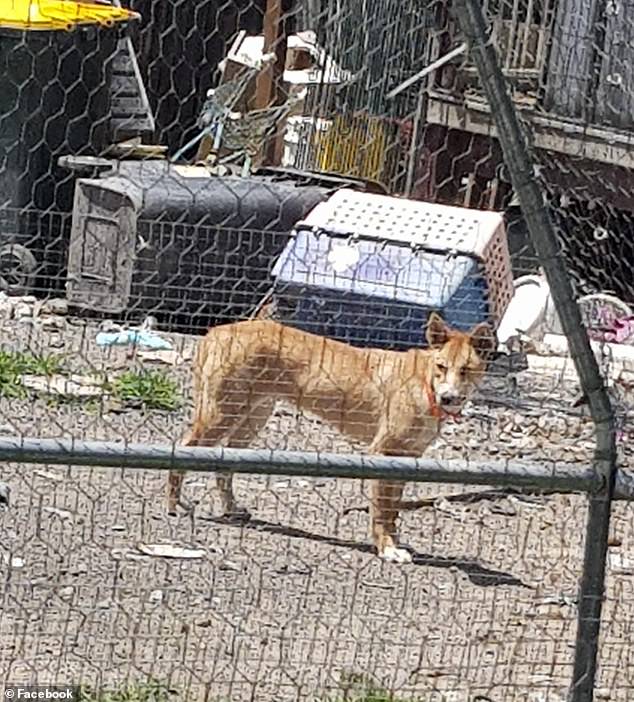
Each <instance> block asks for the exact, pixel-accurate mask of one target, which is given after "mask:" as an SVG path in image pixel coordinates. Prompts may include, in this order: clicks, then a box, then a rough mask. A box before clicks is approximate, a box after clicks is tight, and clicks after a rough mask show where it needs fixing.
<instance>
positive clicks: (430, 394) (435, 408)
mask: <svg viewBox="0 0 634 702" xmlns="http://www.w3.org/2000/svg"><path fill="white" fill-rule="evenodd" d="M425 392H426V393H427V402H428V403H429V414H430V416H431V417H434V418H435V419H438V420H442V419H447V418H451V419H453V420H454V421H457V420H458V417H459V416H460V412H448V411H447V410H446V409H443V408H442V407H440V405H439V404H438V403H437V402H436V394H435V393H434V391H433V390H432V387H431V383H425Z"/></svg>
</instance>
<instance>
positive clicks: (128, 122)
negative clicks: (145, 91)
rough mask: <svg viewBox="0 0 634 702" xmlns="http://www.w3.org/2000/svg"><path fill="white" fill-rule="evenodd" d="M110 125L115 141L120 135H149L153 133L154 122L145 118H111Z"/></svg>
mask: <svg viewBox="0 0 634 702" xmlns="http://www.w3.org/2000/svg"><path fill="white" fill-rule="evenodd" d="M110 125H111V127H112V131H113V132H114V134H115V135H116V137H117V139H119V138H121V136H122V135H125V136H134V135H137V134H151V133H152V132H153V131H154V122H153V121H152V120H150V119H148V118H147V117H113V118H112V119H111V120H110Z"/></svg>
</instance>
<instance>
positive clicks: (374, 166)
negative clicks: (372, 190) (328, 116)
mask: <svg viewBox="0 0 634 702" xmlns="http://www.w3.org/2000/svg"><path fill="white" fill-rule="evenodd" d="M314 138H315V153H316V161H317V163H318V167H319V168H320V170H323V171H326V172H331V173H339V174H341V175H348V176H355V177H357V178H368V179H370V180H375V181H381V176H382V174H383V170H384V167H385V161H386V149H387V144H388V138H387V129H386V126H385V124H384V122H383V120H382V118H380V117H372V116H369V115H339V116H337V117H335V118H334V119H333V121H332V124H331V125H330V128H329V129H328V130H327V131H326V132H324V133H319V132H317V133H316V134H315V137H314Z"/></svg>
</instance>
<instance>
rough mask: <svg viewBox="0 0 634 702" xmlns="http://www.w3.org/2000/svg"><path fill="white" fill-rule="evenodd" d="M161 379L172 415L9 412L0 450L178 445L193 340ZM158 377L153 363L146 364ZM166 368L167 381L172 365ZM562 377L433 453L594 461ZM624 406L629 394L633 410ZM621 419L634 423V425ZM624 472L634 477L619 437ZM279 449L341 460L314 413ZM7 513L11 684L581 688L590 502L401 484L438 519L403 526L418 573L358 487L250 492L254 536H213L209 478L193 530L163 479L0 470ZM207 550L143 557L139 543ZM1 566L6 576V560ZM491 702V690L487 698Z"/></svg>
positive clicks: (627, 595) (610, 609)
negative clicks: (376, 538)
mask: <svg viewBox="0 0 634 702" xmlns="http://www.w3.org/2000/svg"><path fill="white" fill-rule="evenodd" d="M19 325H20V326H19V333H18V334H16V322H10V323H9V322H5V323H4V327H3V330H2V342H3V346H4V347H5V348H8V347H14V348H23V349H25V348H28V349H30V350H32V351H35V352H39V351H45V352H53V353H58V354H61V355H63V357H64V359H65V364H66V367H68V368H70V369H72V370H73V371H74V372H77V373H83V374H85V373H89V372H94V371H104V372H107V373H108V374H113V373H117V372H120V371H121V370H122V369H125V368H128V367H130V365H131V364H134V363H137V364H138V363H146V362H141V361H138V360H137V361H132V360H130V359H128V358H126V353H125V352H124V351H121V350H116V351H108V352H103V351H101V350H100V349H98V348H97V346H96V345H95V343H94V337H95V334H96V331H97V329H96V327H95V325H94V324H92V323H87V322H82V321H81V320H74V319H71V318H65V317H52V318H48V319H46V318H45V317H44V318H40V319H39V320H37V321H32V320H30V319H29V318H25V319H24V320H21V321H20V322H19ZM174 339H175V341H176V344H177V346H178V349H179V351H180V352H181V353H182V355H183V357H184V359H185V360H184V362H183V363H181V364H180V365H177V366H175V367H172V368H169V372H170V374H171V375H172V376H173V377H174V378H175V379H176V380H177V382H178V383H179V385H180V387H181V389H182V394H183V397H184V398H187V402H186V403H185V405H184V406H183V408H182V409H181V410H179V411H176V412H160V411H149V412H146V411H143V410H142V409H140V408H133V407H126V406H121V405H119V404H118V403H115V402H113V401H111V400H105V401H103V402H100V403H92V404H90V405H86V404H82V403H78V402H65V403H60V402H52V401H50V400H49V401H47V400H46V398H43V397H41V396H39V397H30V398H28V399H23V400H7V399H2V400H0V413H1V415H0V423H1V424H2V432H3V433H4V434H15V433H19V434H23V435H30V436H43V437H44V436H48V437H60V436H64V437H70V436H73V437H78V438H90V439H109V440H115V441H122V440H124V439H125V440H128V441H143V442H154V443H165V442H166V441H177V440H178V438H179V437H180V436H181V434H182V432H183V431H184V428H185V427H186V425H187V420H188V413H189V404H188V398H189V395H190V387H189V363H188V360H187V359H188V358H189V357H190V355H191V350H192V347H193V340H192V339H190V338H186V337H174ZM152 365H156V364H152ZM163 367H164V368H166V366H163ZM575 392H576V388H575V387H574V386H573V385H572V384H571V383H569V382H566V383H564V382H563V381H562V380H561V379H560V378H557V377H555V376H554V375H550V376H544V375H535V374H531V373H529V372H528V371H523V372H520V373H519V374H518V375H517V387H516V388H515V389H513V390H511V389H510V385H509V382H508V379H507V378H503V377H499V378H498V377H491V378H489V379H488V381H487V383H486V384H485V386H483V388H482V391H481V392H480V393H479V394H478V396H477V397H476V398H475V400H474V403H473V406H472V407H471V409H470V411H469V412H468V413H466V415H465V417H464V418H462V419H461V420H460V421H459V422H457V423H452V424H447V425H446V426H445V428H444V430H443V433H442V436H441V437H440V439H439V440H438V441H437V442H436V444H435V445H434V446H433V447H432V448H431V449H430V452H429V453H430V455H436V456H439V457H465V458H471V459H483V460H486V459H489V458H496V459H503V458H506V457H510V458H518V457H522V458H523V459H528V460H535V461H544V460H550V461H552V460H556V461H568V462H571V461H572V462H577V463H579V464H583V463H584V462H585V463H586V464H587V462H588V461H589V459H590V456H591V451H592V446H593V434H592V425H591V423H590V422H589V420H588V418H587V417H586V416H585V415H584V413H583V412H582V411H575V412H576V413H575V414H573V411H572V410H571V408H570V405H571V400H572V398H573V397H574V394H575ZM626 399H627V398H626ZM626 409H627V408H626ZM624 429H625V434H624V437H623V443H622V448H621V453H622V456H621V457H622V463H623V464H624V465H625V466H627V465H628V464H631V463H632V455H633V449H632V448H630V443H631V442H629V439H630V438H631V437H630V436H629V435H628V432H627V430H628V429H631V427H628V426H627V425H625V426H624ZM259 443H260V445H262V446H268V447H271V448H287V449H308V450H316V449H319V450H334V451H350V450H354V448H355V447H351V446H349V445H348V444H347V443H346V441H345V440H344V439H343V438H342V437H340V436H337V435H336V434H335V433H334V432H332V431H331V430H330V429H329V428H328V427H325V426H323V425H320V423H319V422H318V421H315V420H313V419H311V418H299V420H296V419H295V418H294V416H293V414H292V412H290V410H289V408H286V407H283V406H280V407H278V410H277V412H276V414H275V416H274V417H273V418H272V419H271V421H270V422H269V424H268V425H267V427H266V428H265V429H264V430H263V432H262V433H261V435H260V437H259ZM0 479H2V480H4V481H5V482H7V483H8V484H9V485H10V487H11V491H12V495H11V496H12V504H11V507H10V509H9V510H7V511H5V512H4V513H2V514H0V559H2V560H3V561H4V565H3V567H2V570H3V585H2V617H1V618H0V676H1V677H2V679H3V680H8V681H21V680H35V679H37V680H38V681H39V682H53V681H57V682H69V681H72V682H74V683H77V682H80V681H81V682H87V683H92V684H105V685H112V684H114V683H117V682H120V681H122V680H144V679H147V678H148V677H154V678H157V679H159V680H160V681H163V682H165V683H166V684H168V685H169V686H170V687H171V688H172V689H173V690H175V691H176V693H175V694H176V696H177V698H178V699H187V700H195V701H198V700H209V701H210V702H211V701H212V700H213V701H214V702H215V701H219V700H235V701H242V700H258V701H260V700H263V701H269V700H270V701H271V702H273V701H276V702H277V701H279V702H282V701H286V700H289V701H290V700H312V699H319V700H325V699H328V700H339V699H342V698H343V692H342V688H343V687H345V685H344V683H343V681H344V680H345V679H346V678H347V677H349V676H350V674H351V673H354V674H363V675H368V676H372V677H373V678H374V679H376V680H377V681H378V682H380V684H381V685H382V686H383V687H384V688H386V689H388V690H394V691H395V693H397V694H398V696H399V700H408V701H409V700H423V701H424V702H427V701H428V700H446V701H447V702H449V701H460V702H462V701H467V700H477V699H479V700H481V701H482V702H483V701H485V700H490V701H491V702H499V701H506V700H526V701H527V702H528V701H532V702H538V701H539V702H542V701H547V700H548V701H550V700H553V701H559V700H564V699H565V692H566V688H567V685H568V682H569V680H570V676H571V673H572V656H573V646H574V636H575V628H576V625H575V618H576V606H575V598H576V590H577V581H578V577H579V574H580V569H581V558H582V552H583V539H584V530H585V519H586V501H585V498H583V497H581V496H576V495H572V496H553V497H530V498H529V497H519V496H506V497H499V498H491V497H490V498H489V499H478V500H472V501H463V502H455V501H450V500H446V499H443V496H446V495H449V494H455V493H459V492H467V491H473V490H477V488H473V487H468V488H467V487H465V488H460V487H458V486H453V487H451V486H442V485H419V486H413V485H410V486H408V489H407V497H408V498H410V499H413V498H417V497H423V496H433V497H437V498H438V499H437V500H435V502H434V504H433V505H430V506H429V507H427V508H423V509H420V510H417V511H411V512H407V513H404V515H403V520H402V534H403V538H404V541H405V542H407V543H409V544H410V545H411V547H412V548H413V549H414V551H415V553H416V555H415V559H414V563H413V564H412V565H408V566H394V565H390V564H384V563H382V562H380V561H379V560H378V559H377V558H375V557H374V556H373V554H372V551H371V548H370V544H369V539H368V533H367V515H366V514H365V513H363V512H362V511H361V510H356V509H353V510H352V511H348V510H350V508H361V507H363V506H364V505H365V504H367V500H366V498H365V493H366V486H365V485H364V484H363V482H362V481H352V480H335V479H321V480H318V479H299V478H294V479H287V478H283V477H279V476H278V477H270V478H257V477H251V476H241V477H238V478H237V491H238V494H239V496H240V497H241V499H242V501H243V503H245V504H246V505H247V506H248V507H249V509H250V511H251V512H252V514H253V517H254V518H253V520H252V521H251V522H250V523H249V524H248V525H242V526H239V525H227V524H220V523H219V522H217V521H214V518H213V514H214V507H215V506H216V505H215V494H214V490H213V480H212V478H211V477H208V476H205V475H202V474H188V477H187V481H186V485H185V490H186V493H187V495H188V496H189V497H190V498H193V500H194V501H195V503H196V508H195V510H194V512H193V514H191V515H181V516H179V517H176V518H168V517H167V516H166V515H165V509H164V492H165V474H164V473H161V472H159V471H133V470H105V469H103V470H96V469H82V468H73V469H70V468H69V469H64V468H54V467H49V466H32V465H8V466H7V465H5V466H3V467H2V469H1V471H0ZM631 517H632V511H631V507H629V506H628V505H625V504H619V505H617V507H616V508H615V512H614V520H613V524H612V530H611V531H612V537H611V548H610V562H609V579H608V594H607V598H606V608H605V617H604V626H603V630H602V641H603V645H602V667H601V672H600V688H601V689H600V693H599V697H598V698H599V699H610V700H623V701H625V700H631V699H632V697H633V696H634V661H633V660H632V658H633V657H634V653H633V649H632V648H631V646H630V645H629V641H630V639H631V630H632V627H633V626H634V620H633V618H632V614H631V611H632V607H631V604H632V603H633V602H634V592H632V576H633V575H634V534H633V531H632V526H631V521H632V519H631ZM158 543H161V544H171V545H177V546H180V547H186V548H188V549H195V551H194V552H193V553H191V554H190V555H193V556H196V557H195V558H190V559H175V558H166V557H160V556H149V555H144V554H143V553H142V550H143V545H148V544H150V545H151V544H158ZM2 560H0V562H2ZM478 695H480V696H479V697H478Z"/></svg>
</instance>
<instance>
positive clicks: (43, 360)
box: [0, 349, 62, 398]
mask: <svg viewBox="0 0 634 702" xmlns="http://www.w3.org/2000/svg"><path fill="white" fill-rule="evenodd" d="M61 367H62V362H61V359H60V357H59V356H54V355H42V356H37V355H35V354H31V353H28V352H24V351H6V350H5V349H0V397H10V398H20V397H24V396H25V395H26V390H25V388H24V387H23V385H22V379H21V376H23V375H43V376H46V377H50V376H52V375H55V374H56V373H59V372H60V370H61Z"/></svg>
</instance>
